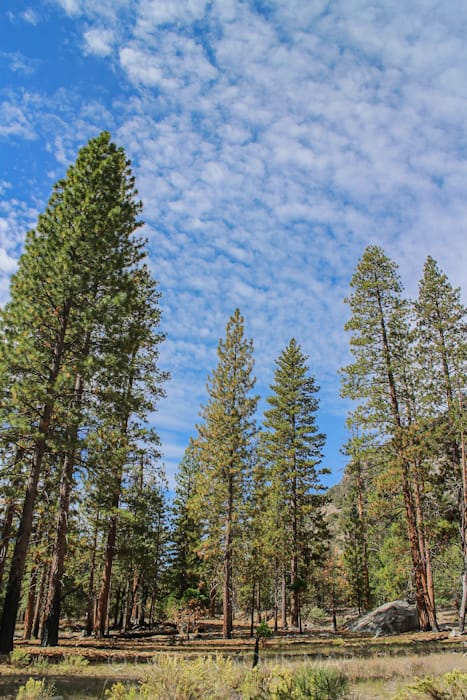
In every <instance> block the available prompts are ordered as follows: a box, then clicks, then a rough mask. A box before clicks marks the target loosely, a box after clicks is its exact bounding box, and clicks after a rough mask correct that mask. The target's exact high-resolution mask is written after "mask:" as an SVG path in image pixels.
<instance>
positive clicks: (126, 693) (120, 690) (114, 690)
mask: <svg viewBox="0 0 467 700" xmlns="http://www.w3.org/2000/svg"><path fill="white" fill-rule="evenodd" d="M105 697H106V698H108V700H137V699H138V698H140V697H142V696H141V695H140V693H139V692H138V690H137V689H136V688H135V687H134V686H130V687H128V688H127V687H126V686H124V685H123V683H120V682H119V683H114V684H113V686H112V687H111V688H110V690H109V689H107V690H106V691H105ZM143 697H144V696H143Z"/></svg>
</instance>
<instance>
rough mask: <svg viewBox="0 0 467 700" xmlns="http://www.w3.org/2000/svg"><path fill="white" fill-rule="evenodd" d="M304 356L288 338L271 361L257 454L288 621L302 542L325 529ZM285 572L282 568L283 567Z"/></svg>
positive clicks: (295, 615)
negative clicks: (286, 592)
mask: <svg viewBox="0 0 467 700" xmlns="http://www.w3.org/2000/svg"><path fill="white" fill-rule="evenodd" d="M306 360H307V357H306V356H305V355H304V354H303V353H302V351H301V348H300V346H299V345H298V344H297V343H296V341H295V340H294V339H292V340H291V341H290V343H289V345H288V346H287V347H286V349H285V350H284V351H283V352H282V353H281V355H280V356H279V358H278V360H277V367H276V370H275V373H274V384H272V385H271V389H272V392H273V393H272V394H271V396H269V397H268V398H267V403H268V404H269V406H270V407H271V408H269V409H268V410H266V411H265V413H264V431H263V433H262V435H261V444H262V453H263V456H264V458H265V461H266V464H267V465H268V467H269V470H268V471H269V474H267V475H266V480H267V482H268V484H269V494H268V502H269V504H270V512H271V513H272V518H271V523H270V528H271V530H272V531H273V532H275V535H274V537H275V539H276V547H278V548H279V551H281V552H282V553H283V555H285V557H286V558H287V562H288V564H287V566H288V574H289V577H290V578H289V585H290V589H291V622H292V625H294V626H295V627H298V625H299V594H300V591H301V589H303V588H304V586H305V580H306V558H307V557H306V544H307V543H309V542H310V541H313V540H315V541H317V540H319V539H320V538H321V537H322V535H323V532H324V531H325V526H324V521H323V514H322V508H321V506H322V505H323V499H322V496H321V495H320V491H321V490H322V486H321V484H320V480H319V476H320V474H323V472H324V470H322V469H321V470H319V469H318V468H317V466H318V465H319V463H320V461H321V458H322V452H321V450H322V447H323V445H324V441H325V436H324V435H323V434H322V433H320V432H318V427H317V424H316V413H317V410H318V399H317V396H316V394H317V392H318V387H317V386H316V383H315V380H314V378H313V377H312V376H310V375H309V368H308V366H307V364H306ZM284 573H285V571H284Z"/></svg>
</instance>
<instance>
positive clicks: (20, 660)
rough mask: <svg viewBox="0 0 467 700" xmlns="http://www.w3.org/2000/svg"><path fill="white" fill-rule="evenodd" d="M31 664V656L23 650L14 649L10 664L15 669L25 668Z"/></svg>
mask: <svg viewBox="0 0 467 700" xmlns="http://www.w3.org/2000/svg"><path fill="white" fill-rule="evenodd" d="M30 663H31V656H30V655H29V654H28V652H27V651H24V650H23V649H14V650H13V651H12V652H11V653H10V664H11V665H12V666H15V668H24V667H25V666H29V664H30Z"/></svg>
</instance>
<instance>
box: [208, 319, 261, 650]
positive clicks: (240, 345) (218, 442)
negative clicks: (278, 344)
mask: <svg viewBox="0 0 467 700" xmlns="http://www.w3.org/2000/svg"><path fill="white" fill-rule="evenodd" d="M217 355H218V358H219V360H218V364H217V367H216V368H215V369H214V370H213V372H212V375H211V376H210V377H209V380H208V387H207V388H208V394H209V400H208V403H207V404H206V406H205V407H204V408H203V410H202V414H201V415H202V418H203V419H204V422H203V423H202V424H200V425H199V426H198V437H197V440H196V445H197V449H198V459H199V462H200V467H201V469H200V471H199V475H198V479H197V486H196V489H197V493H196V500H197V503H198V513H199V514H203V524H204V528H205V533H206V535H205V540H206V542H205V543H206V545H207V547H208V548H209V549H210V552H209V557H210V558H211V559H212V558H215V559H217V561H218V562H219V563H221V566H222V582H223V587H222V590H223V595H222V598H223V636H224V638H225V639H230V638H231V636H232V629H233V563H234V558H235V556H236V553H237V551H238V542H239V538H240V536H241V524H242V520H243V518H244V510H245V503H246V489H247V482H248V478H249V473H250V471H251V446H252V439H253V436H254V433H255V423H254V419H253V415H254V412H255V409H256V404H257V400H258V399H257V397H255V396H251V391H252V389H253V387H254V384H255V379H254V378H253V376H252V371H253V344H252V342H251V341H249V340H247V339H246V338H245V337H244V326H243V317H242V316H241V314H240V311H239V310H238V309H237V310H236V311H235V313H234V314H233V316H232V317H231V318H230V319H229V321H228V323H227V328H226V336H225V340H222V339H221V340H220V341H219V345H218V348H217Z"/></svg>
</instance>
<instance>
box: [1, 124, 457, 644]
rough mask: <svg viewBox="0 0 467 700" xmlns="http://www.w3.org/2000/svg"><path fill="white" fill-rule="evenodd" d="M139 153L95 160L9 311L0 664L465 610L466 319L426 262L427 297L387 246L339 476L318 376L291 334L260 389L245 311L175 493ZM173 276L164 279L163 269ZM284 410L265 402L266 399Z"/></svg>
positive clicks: (210, 381) (72, 185)
mask: <svg viewBox="0 0 467 700" xmlns="http://www.w3.org/2000/svg"><path fill="white" fill-rule="evenodd" d="M142 217H143V212H142V205H141V202H140V201H139V199H138V194H137V190H136V183H135V180H134V177H133V174H132V171H131V166H130V163H129V161H128V159H127V157H126V155H125V152H124V150H123V149H122V148H121V147H118V146H117V145H115V143H113V141H112V140H111V137H110V134H109V133H107V132H103V133H101V134H100V135H98V136H97V137H96V138H93V139H91V140H90V141H89V142H88V143H87V144H86V145H85V146H84V147H83V148H82V149H81V150H80V151H79V153H78V154H77V158H76V161H75V163H74V164H73V165H72V166H70V167H69V169H68V171H67V173H66V176H65V177H64V178H63V179H60V180H58V181H57V182H56V184H55V185H54V188H53V191H52V193H51V196H50V199H49V201H48V204H47V207H46V209H45V211H44V212H43V213H42V214H41V215H40V216H39V218H38V220H37V224H36V226H35V228H34V229H33V230H30V231H29V232H28V233H27V236H26V241H25V245H24V252H23V254H22V256H21V258H20V261H19V266H18V268H17V271H16V272H15V273H14V275H13V277H12V279H11V286H10V295H9V301H8V302H7V303H6V305H5V306H4V308H3V309H2V310H1V312H0V313H1V320H2V324H1V331H0V332H1V334H2V337H1V347H0V391H1V404H0V405H1V433H0V469H1V478H0V528H1V529H0V606H1V611H0V612H1V619H0V653H1V654H8V653H10V652H11V651H12V649H13V647H14V646H15V645H16V643H17V640H19V639H20V638H23V639H39V640H40V645H41V646H43V647H53V646H56V645H57V644H59V641H60V636H61V634H62V629H63V625H64V623H65V621H69V620H73V621H74V623H75V624H76V625H78V626H79V628H80V629H81V631H82V634H83V635H86V636H88V637H95V638H97V639H102V638H104V637H106V636H107V635H108V633H109V630H119V631H120V632H123V633H125V632H128V631H129V630H131V629H134V628H135V627H138V628H150V627H153V626H155V625H157V624H159V623H160V622H161V621H164V620H168V621H172V622H175V623H177V621H180V619H182V618H183V616H188V617H189V616H190V615H192V617H193V616H194V617H195V616H196V615H206V616H208V615H209V617H211V618H214V617H217V618H218V619H219V620H220V621H221V623H222V637H223V638H224V639H230V638H231V637H232V636H233V634H234V633H235V627H236V623H237V620H239V619H242V620H244V621H245V620H246V621H248V623H249V622H250V621H251V630H252V635H253V628H254V625H256V623H257V621H258V620H259V621H267V623H268V625H269V628H270V629H271V630H272V631H273V632H274V631H278V630H284V629H288V630H291V631H294V633H295V632H296V633H297V634H299V633H300V632H301V631H302V630H303V629H304V627H305V626H306V624H307V620H308V619H309V618H310V615H312V614H313V613H314V614H316V610H321V611H324V612H325V613H326V614H328V615H330V616H331V617H332V618H333V619H334V624H337V623H336V619H337V617H338V616H339V614H340V613H341V611H342V610H346V609H353V610H355V613H356V614H363V613H364V612H367V611H369V610H371V609H373V608H375V607H377V606H378V605H381V604H383V603H385V602H388V601H393V600H397V599H401V600H408V601H410V602H412V603H414V604H415V606H416V610H417V613H418V619H419V622H420V628H421V629H422V630H425V631H436V630H438V629H439V614H438V611H439V610H440V608H442V607H443V606H450V607H452V608H453V609H455V610H456V611H457V622H456V624H457V625H458V627H459V630H460V632H463V630H464V624H465V617H466V608H467V464H466V448H465V432H466V429H467V421H466V417H467V413H466V405H467V334H466V309H465V308H464V306H463V305H462V303H461V294H460V290H459V289H457V288H454V287H453V286H452V285H451V284H450V281H449V279H448V278H447V277H446V275H445V274H444V273H443V271H442V270H441V269H440V268H439V266H438V264H437V262H436V260H434V259H433V258H431V257H428V258H427V260H426V262H425V265H424V268H423V272H422V276H421V278H420V280H419V283H418V296H417V298H414V299H409V298H407V297H406V295H405V294H404V290H403V288H402V285H401V281H400V278H399V274H398V267H397V262H396V261H393V260H391V259H390V258H389V257H388V256H387V255H386V253H385V252H384V250H382V249H381V248H380V247H378V246H376V245H370V246H369V247H367V248H366V249H365V250H364V251H361V257H360V260H359V262H358V265H357V266H356V268H355V270H354V273H353V277H352V279H351V283H350V288H349V290H348V296H347V299H346V300H345V302H346V304H347V309H348V312H349V320H348V322H347V325H346V327H345V329H344V328H343V329H342V333H343V334H344V333H345V334H346V336H347V338H348V343H349V348H350V356H351V362H350V363H349V364H348V365H347V366H345V367H342V369H341V394H342V398H343V400H344V399H345V400H346V404H348V405H350V406H351V407H352V408H351V412H350V413H349V415H348V418H347V424H348V436H349V439H348V441H347V443H346V444H345V445H343V446H342V449H343V451H344V452H345V455H346V464H347V466H346V469H345V473H344V476H343V478H342V480H341V482H340V483H339V484H337V485H335V486H332V487H331V488H325V486H324V485H323V479H322V477H323V475H324V473H325V470H324V469H323V467H322V450H323V447H324V445H325V441H326V436H325V435H324V434H323V433H322V432H320V429H319V427H318V426H319V410H320V388H319V384H320V378H319V377H317V376H315V375H314V372H313V367H312V366H310V363H309V358H308V357H307V355H306V353H305V352H304V351H303V349H302V347H301V346H300V344H299V343H298V342H297V341H296V339H294V338H290V340H289V342H288V344H287V345H286V347H284V348H283V350H282V352H281V353H280V355H279V356H278V357H277V359H276V362H275V366H274V367H273V368H272V369H271V378H270V387H269V393H268V395H267V396H263V397H260V396H258V394H257V393H256V392H255V365H254V359H255V358H254V346H253V343H254V339H250V338H248V337H246V334H245V326H244V322H245V321H244V318H243V316H242V313H241V310H239V309H236V310H233V313H232V315H231V317H230V318H228V319H225V333H224V335H223V337H222V338H221V340H220V341H219V344H218V348H217V364H216V365H215V366H214V367H213V368H212V371H211V373H210V374H209V376H208V377H206V382H207V399H206V401H205V403H204V405H203V406H201V407H200V419H199V424H198V425H196V426H193V438H192V439H191V440H190V442H189V444H188V445H187V446H186V451H185V455H184V457H183V459H182V461H181V463H180V465H179V469H178V473H177V475H176V487H175V490H174V491H172V490H169V488H168V485H167V481H166V477H165V474H164V469H163V459H162V456H161V452H163V446H161V445H160V440H159V437H158V432H157V406H158V401H159V399H160V398H161V397H162V396H164V392H165V390H166V387H167V385H168V382H170V377H169V376H168V374H167V373H166V372H164V371H162V370H161V368H160V363H159V351H160V349H161V344H162V343H164V334H163V332H162V331H161V324H160V319H161V313H163V308H164V299H163V298H161V295H160V292H159V288H158V282H160V280H155V279H154V278H153V275H152V272H151V270H150V267H149V265H148V264H147V252H146V247H145V241H144V239H142V238H141V237H140V236H139V234H138V229H139V228H140V227H141V225H142V221H143V219H142ZM156 274H157V272H156ZM260 399H262V400H263V402H264V405H265V407H266V408H265V410H264V412H263V414H262V415H259V410H258V404H259V401H260Z"/></svg>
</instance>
